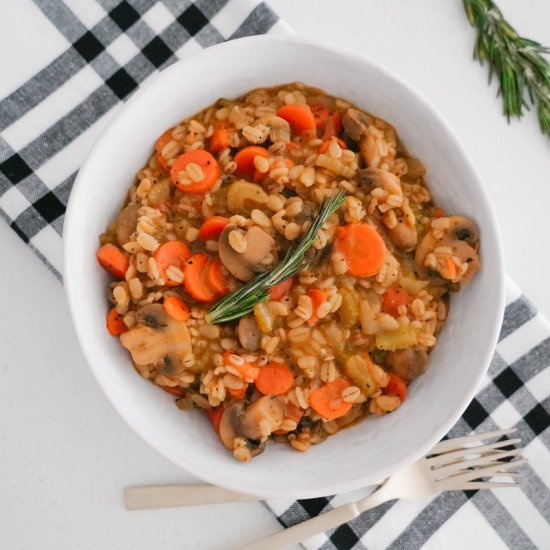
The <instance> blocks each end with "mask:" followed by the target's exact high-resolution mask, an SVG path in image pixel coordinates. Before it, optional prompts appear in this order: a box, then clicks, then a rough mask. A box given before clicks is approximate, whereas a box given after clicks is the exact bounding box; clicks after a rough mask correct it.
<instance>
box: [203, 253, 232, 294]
mask: <svg viewBox="0 0 550 550" xmlns="http://www.w3.org/2000/svg"><path fill="white" fill-rule="evenodd" d="M205 282H206V285H207V286H208V287H209V288H210V289H211V290H212V291H214V292H215V293H216V295H217V297H218V298H222V297H223V296H225V295H226V294H229V287H228V286H227V282H226V277H225V276H224V274H223V271H222V263H221V262H220V260H212V261H211V262H210V264H209V265H208V266H207V267H206V274H205Z"/></svg>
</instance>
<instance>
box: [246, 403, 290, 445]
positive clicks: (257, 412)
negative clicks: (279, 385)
mask: <svg viewBox="0 0 550 550" xmlns="http://www.w3.org/2000/svg"><path fill="white" fill-rule="evenodd" d="M283 417H284V408H283V405H282V404H281V403H280V401H278V400H277V399H276V398H275V397H271V396H269V395H264V396H263V397H260V399H258V401H254V403H252V405H249V406H248V407H247V408H245V410H244V413H243V415H242V417H241V433H242V435H244V436H245V437H246V438H248V439H264V438H266V437H269V436H270V435H271V434H272V433H273V432H274V431H275V430H277V429H279V427H280V426H281V424H282V423H283Z"/></svg>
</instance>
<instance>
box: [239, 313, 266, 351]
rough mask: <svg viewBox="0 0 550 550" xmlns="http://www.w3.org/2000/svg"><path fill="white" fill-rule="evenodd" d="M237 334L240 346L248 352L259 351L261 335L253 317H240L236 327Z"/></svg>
mask: <svg viewBox="0 0 550 550" xmlns="http://www.w3.org/2000/svg"><path fill="white" fill-rule="evenodd" d="M237 334H238V336H239V342H240V343H241V346H242V347H243V348H244V349H246V350H248V351H256V350H258V349H260V341H261V339H262V333H261V331H260V329H259V328H258V325H257V324H256V320H255V319H254V316H253V315H246V316H245V317H241V320H240V321H239V325H238V327H237Z"/></svg>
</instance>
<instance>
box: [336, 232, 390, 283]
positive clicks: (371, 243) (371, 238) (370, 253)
mask: <svg viewBox="0 0 550 550" xmlns="http://www.w3.org/2000/svg"><path fill="white" fill-rule="evenodd" d="M335 247H336V249H337V250H338V251H339V252H341V253H342V255H343V256H344V258H345V260H346V263H347V265H348V273H349V274H350V275H353V276H354V277H371V276H372V275H376V274H377V273H378V272H379V271H380V269H381V268H382V266H383V265H384V262H385V261H386V245H385V244H384V241H383V240H382V237H381V236H380V234H379V233H378V231H376V229H374V227H372V226H370V225H368V224H366V223H350V224H348V225H344V226H342V227H339V228H338V230H337V234H336V242H335Z"/></svg>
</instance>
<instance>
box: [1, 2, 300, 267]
mask: <svg viewBox="0 0 550 550" xmlns="http://www.w3.org/2000/svg"><path fill="white" fill-rule="evenodd" d="M0 21H2V24H3V25H2V26H3V32H4V33H5V32H9V31H10V29H14V33H13V34H14V36H13V42H14V44H13V47H12V50H13V52H17V54H18V55H17V57H16V63H17V66H16V65H15V64H14V65H13V67H12V66H10V67H9V68H6V67H4V70H5V71H6V69H8V70H7V71H6V72H5V73H4V74H3V78H2V79H1V81H0V215H1V216H2V217H3V218H4V219H5V220H6V221H7V222H8V223H9V224H10V226H11V227H12V228H13V229H14V231H16V232H17V234H18V235H19V236H20V237H21V238H22V239H23V240H24V241H25V242H26V243H27V244H28V245H29V246H30V247H31V248H32V249H33V250H34V251H35V252H36V253H37V254H38V255H39V256H40V257H41V259H42V260H43V261H44V262H45V263H46V264H47V265H48V266H49V267H50V268H51V269H52V270H53V271H54V273H55V274H56V275H57V276H58V277H60V273H61V265H62V261H61V233H62V229H63V218H64V213H65V208H66V205H67V200H68V198H69V193H70V191H71V186H72V184H73V181H74V179H75V176H76V172H77V170H78V168H79V166H80V164H81V163H82V161H83V160H84V158H85V156H86V154H87V153H88V151H89V150H90V148H91V146H92V144H93V142H94V141H95V139H96V138H97V136H98V134H99V133H100V132H101V130H102V129H103V128H104V126H105V125H106V123H107V122H108V121H109V119H110V118H111V117H112V116H113V114H114V113H115V111H116V109H117V107H118V106H119V105H121V103H122V102H123V101H124V100H125V99H127V98H128V97H129V96H130V95H131V94H132V92H134V91H135V90H136V89H137V88H138V87H139V85H140V84H142V83H143V82H144V81H145V80H146V79H147V78H148V77H150V76H151V75H152V74H154V73H155V72H157V71H158V70H161V69H163V68H166V67H167V66H168V65H170V64H172V63H174V62H175V61H177V60H178V59H180V58H182V57H184V56H185V55H188V54H189V53H192V52H194V51H196V50H199V49H201V48H206V47H208V46H211V45H212V44H217V43H218V42H223V41H224V40H230V39H232V38H240V37H243V36H248V35H254V34H262V33H268V32H269V33H273V32H289V31H288V28H287V27H286V25H284V23H282V22H281V21H280V20H279V19H278V17H277V16H276V15H275V14H274V13H273V11H272V10H271V9H270V8H268V7H267V6H266V4H265V3H264V2H261V1H260V0H196V1H195V2H191V1H190V0H164V1H163V2H157V1H155V0H133V1H125V0H123V1H120V0H96V1H91V0H65V1H61V0H34V1H31V0H21V1H18V2H2V3H0ZM31 25H32V27H31V28H29V26H31ZM17 27H20V28H24V29H25V32H24V33H22V34H21V35H18V34H17V33H16V32H15V29H17ZM31 38H32V41H30V39H31ZM37 43H38V44H40V45H41V47H40V48H38V47H37ZM26 53H28V55H25V54H26ZM21 65H22V66H25V67H30V68H32V69H34V72H33V74H30V75H28V77H27V78H25V77H26V76H27V75H26V74H25V73H24V72H23V73H22V74H17V73H18V70H20V69H19V67H20V66H21ZM21 79H22V81H18V80H21Z"/></svg>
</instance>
